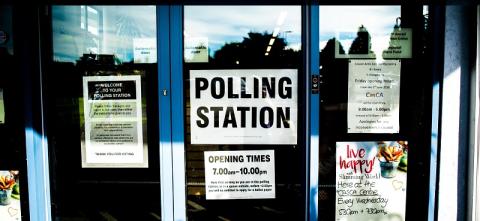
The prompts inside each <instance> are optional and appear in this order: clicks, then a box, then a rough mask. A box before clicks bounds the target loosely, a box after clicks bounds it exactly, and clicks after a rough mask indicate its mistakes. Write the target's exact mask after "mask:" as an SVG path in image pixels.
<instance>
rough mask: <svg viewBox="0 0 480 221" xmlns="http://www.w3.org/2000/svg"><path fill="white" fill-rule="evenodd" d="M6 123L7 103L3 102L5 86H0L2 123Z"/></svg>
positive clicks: (0, 115)
mask: <svg viewBox="0 0 480 221" xmlns="http://www.w3.org/2000/svg"><path fill="white" fill-rule="evenodd" d="M4 123H5V105H4V102H3V88H0V124H4Z"/></svg>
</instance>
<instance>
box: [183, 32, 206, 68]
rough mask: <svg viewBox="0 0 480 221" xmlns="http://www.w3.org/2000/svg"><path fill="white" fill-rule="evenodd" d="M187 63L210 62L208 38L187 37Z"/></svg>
mask: <svg viewBox="0 0 480 221" xmlns="http://www.w3.org/2000/svg"><path fill="white" fill-rule="evenodd" d="M184 52H185V53H184V57H185V63H207V62H208V38H205V37H185V51H184Z"/></svg>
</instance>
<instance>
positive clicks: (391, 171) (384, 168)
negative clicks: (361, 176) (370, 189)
mask: <svg viewBox="0 0 480 221" xmlns="http://www.w3.org/2000/svg"><path fill="white" fill-rule="evenodd" d="M399 163H400V161H392V162H389V161H384V162H382V161H380V173H381V175H382V177H383V178H394V177H395V176H396V175H397V168H398V164H399Z"/></svg>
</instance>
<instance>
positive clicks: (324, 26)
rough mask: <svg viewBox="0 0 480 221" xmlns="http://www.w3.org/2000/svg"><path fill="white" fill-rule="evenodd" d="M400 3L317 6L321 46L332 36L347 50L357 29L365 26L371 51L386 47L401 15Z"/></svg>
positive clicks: (378, 50)
mask: <svg viewBox="0 0 480 221" xmlns="http://www.w3.org/2000/svg"><path fill="white" fill-rule="evenodd" d="M400 15H401V14H400V6H320V48H323V47H325V45H326V44H327V41H328V40H329V39H331V38H333V37H337V39H338V40H339V41H340V43H341V44H342V46H343V48H344V49H345V51H348V49H349V48H350V45H351V44H352V41H353V39H355V37H356V36H357V31H358V28H359V27H360V26H361V25H364V26H365V28H366V29H367V30H368V32H369V33H370V36H371V42H372V50H373V51H374V52H375V53H376V54H381V53H377V52H381V51H382V50H384V49H386V48H388V42H389V38H390V33H391V32H392V31H393V26H394V25H395V22H396V19H397V18H398V17H400Z"/></svg>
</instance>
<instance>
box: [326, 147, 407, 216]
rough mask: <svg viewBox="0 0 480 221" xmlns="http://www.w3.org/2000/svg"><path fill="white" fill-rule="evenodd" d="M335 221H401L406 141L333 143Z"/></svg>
mask: <svg viewBox="0 0 480 221" xmlns="http://www.w3.org/2000/svg"><path fill="white" fill-rule="evenodd" d="M336 149H337V154H336V163H337V164H336V171H337V172H336V199H335V202H336V211H335V217H336V219H335V220H337V221H370V220H395V221H404V220H405V206H406V189H407V161H408V160H407V151H408V144H407V142H406V141H398V142H397V141H382V142H337V148H336Z"/></svg>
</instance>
